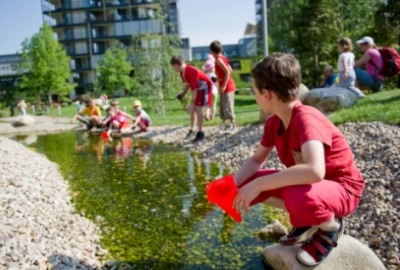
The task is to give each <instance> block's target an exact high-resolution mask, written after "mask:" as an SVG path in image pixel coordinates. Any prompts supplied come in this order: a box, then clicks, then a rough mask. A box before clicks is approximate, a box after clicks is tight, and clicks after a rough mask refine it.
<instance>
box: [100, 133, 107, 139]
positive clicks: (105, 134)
mask: <svg viewBox="0 0 400 270" xmlns="http://www.w3.org/2000/svg"><path fill="white" fill-rule="evenodd" d="M101 138H102V139H103V140H108V133H107V131H103V132H102V133H101Z"/></svg>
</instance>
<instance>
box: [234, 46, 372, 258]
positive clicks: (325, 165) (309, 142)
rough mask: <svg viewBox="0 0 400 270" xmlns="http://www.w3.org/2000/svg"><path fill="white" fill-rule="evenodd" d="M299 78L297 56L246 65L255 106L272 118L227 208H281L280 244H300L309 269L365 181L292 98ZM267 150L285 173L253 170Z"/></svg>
mask: <svg viewBox="0 0 400 270" xmlns="http://www.w3.org/2000/svg"><path fill="white" fill-rule="evenodd" d="M300 74H301V70H300V65H299V63H298V61H297V59H296V58H295V57H294V56H292V55H289V54H283V53H274V54H271V55H270V56H268V57H266V58H265V59H264V60H263V61H262V62H260V63H259V64H258V65H257V66H256V67H254V68H253V70H252V75H253V79H254V82H253V88H254V92H255V98H256V101H257V103H258V105H259V106H260V107H261V109H262V110H263V111H264V112H265V113H270V114H272V116H271V117H270V118H269V119H268V120H267V122H266V124H265V129H264V134H263V136H262V138H261V142H260V145H259V146H258V148H257V150H256V152H255V153H254V155H253V156H251V157H250V158H248V159H247V160H246V161H245V162H244V164H243V165H242V167H241V168H240V169H239V171H238V172H237V173H236V175H235V181H236V184H237V185H238V187H239V188H240V189H239V192H238V194H237V196H236V197H235V200H234V202H233V208H235V209H237V210H240V209H244V210H245V211H249V208H250V206H252V205H254V204H256V203H260V202H263V203H266V204H269V205H272V206H275V207H280V208H283V209H285V210H286V211H287V212H288V213H289V216H290V222H291V224H292V225H293V229H292V230H291V232H290V233H289V234H288V235H287V236H285V237H283V238H282V239H281V243H282V244H284V245H295V244H298V243H302V245H301V246H300V247H299V250H298V252H297V259H298V260H299V261H300V262H301V263H303V264H305V265H316V264H319V263H320V262H321V261H323V260H324V259H325V258H326V257H327V256H328V255H329V254H330V252H331V251H332V249H333V248H334V247H335V246H336V245H337V241H338V239H339V237H340V235H341V234H342V232H343V230H344V222H343V218H344V217H345V216H347V215H349V214H350V213H351V212H353V211H354V210H355V209H356V208H357V206H358V204H359V202H360V198H361V195H362V192H363V189H364V180H363V178H362V176H361V173H360V172H359V170H358V169H357V167H356V164H355V162H354V159H353V153H352V151H351V148H350V146H349V144H348V143H347V141H346V139H345V138H344V136H343V135H342V133H341V132H340V131H339V129H337V128H336V127H335V126H334V125H333V124H332V123H331V122H330V121H329V120H328V119H327V118H326V117H325V116H324V115H323V114H322V113H321V112H319V111H318V110H317V109H314V108H312V107H309V106H305V105H303V104H302V103H301V101H300V100H299V99H298V91H299V86H300V83H301V75H300ZM274 147H276V150H277V152H278V156H279V158H280V160H281V161H282V163H284V164H285V165H286V167H287V169H285V170H282V171H276V170H260V168H261V166H262V164H263V163H264V162H265V160H266V159H267V157H268V155H269V153H270V152H271V151H272V149H273V148H274Z"/></svg>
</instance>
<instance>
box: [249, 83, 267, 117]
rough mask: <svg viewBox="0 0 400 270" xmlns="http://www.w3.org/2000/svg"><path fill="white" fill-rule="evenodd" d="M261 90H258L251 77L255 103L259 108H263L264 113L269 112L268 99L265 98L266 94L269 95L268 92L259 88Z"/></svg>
mask: <svg viewBox="0 0 400 270" xmlns="http://www.w3.org/2000/svg"><path fill="white" fill-rule="evenodd" d="M261 91H262V92H260V90H259V89H258V88H257V86H256V84H255V83H254V79H253V92H254V96H255V98H256V101H257V104H258V106H260V108H261V110H263V112H264V113H270V112H271V111H270V109H269V107H270V106H269V100H268V98H267V96H269V95H270V93H268V91H267V90H265V89H263V90H261Z"/></svg>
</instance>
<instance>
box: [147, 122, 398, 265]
mask: <svg viewBox="0 0 400 270" xmlns="http://www.w3.org/2000/svg"><path fill="white" fill-rule="evenodd" d="M339 128H340V130H341V131H342V132H343V134H344V135H345V136H346V138H347V139H348V141H349V143H350V145H351V147H352V149H353V152H354V155H355V159H356V162H357V166H358V167H359V168H360V170H361V172H362V174H363V176H364V179H365V181H366V189H365V191H364V194H363V198H362V201H361V203H360V206H359V208H358V210H357V211H356V212H355V213H353V214H352V215H351V216H350V217H349V218H347V220H346V221H347V229H346V233H347V234H349V235H351V236H353V237H355V238H357V239H359V240H360V241H361V242H363V243H365V244H367V245H368V246H369V247H371V248H372V249H373V250H374V251H375V253H376V254H377V255H378V257H379V258H381V260H382V261H383V262H384V264H385V265H386V267H387V268H388V269H393V270H395V269H400V259H399V249H400V226H398V225H399V224H400V127H398V126H390V125H385V124H382V123H378V122H375V123H357V124H354V123H349V124H345V125H342V126H340V127H339ZM187 131H188V130H187V128H183V127H156V128H153V130H152V131H151V132H149V133H148V134H145V135H141V136H142V137H145V138H148V139H151V140H154V141H157V142H163V143H174V144H178V145H181V146H182V147H184V148H186V149H188V150H191V151H196V152H198V153H200V154H201V156H202V157H204V158H209V159H210V160H212V161H216V162H222V163H224V164H226V165H227V166H228V167H229V168H230V169H232V170H233V171H234V170H235V169H236V168H237V167H238V166H240V164H241V163H242V162H243V160H244V159H245V158H246V157H248V156H249V155H251V154H252V153H253V151H254V149H255V148H256V147H257V145H258V143H259V139H260V136H261V134H262V132H263V126H262V125H253V126H246V127H243V128H238V129H237V130H236V131H235V132H234V133H233V134H226V133H221V132H219V130H218V128H217V127H210V128H206V129H205V134H206V136H207V137H206V139H205V140H204V141H203V142H201V143H197V144H193V143H192V141H191V140H189V139H185V136H186V133H187ZM265 167H268V168H277V169H283V168H284V167H283V166H282V165H281V164H280V162H279V160H278V158H277V155H276V153H272V156H271V158H270V159H269V160H268V162H267V163H266V165H265Z"/></svg>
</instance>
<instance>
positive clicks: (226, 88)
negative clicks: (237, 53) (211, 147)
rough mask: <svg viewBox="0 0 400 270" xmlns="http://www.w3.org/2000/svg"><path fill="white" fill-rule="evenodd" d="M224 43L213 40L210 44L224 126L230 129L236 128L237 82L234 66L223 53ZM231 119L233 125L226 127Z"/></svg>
mask: <svg viewBox="0 0 400 270" xmlns="http://www.w3.org/2000/svg"><path fill="white" fill-rule="evenodd" d="M222 50H223V48H222V44H221V42H219V41H213V42H212V43H211V44H210V51H211V54H212V56H214V58H215V72H216V73H217V78H218V86H219V95H220V99H219V109H220V117H221V119H222V128H223V129H228V130H230V131H233V130H235V128H236V123H235V112H234V105H235V91H236V86H235V82H234V81H233V79H232V68H231V66H230V65H229V61H228V58H226V57H225V56H224V55H223V54H222ZM227 120H229V121H230V122H231V125H230V126H229V127H226V125H225V122H226V121H227Z"/></svg>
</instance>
